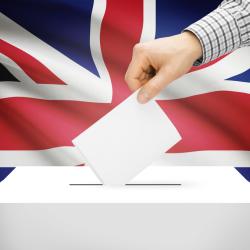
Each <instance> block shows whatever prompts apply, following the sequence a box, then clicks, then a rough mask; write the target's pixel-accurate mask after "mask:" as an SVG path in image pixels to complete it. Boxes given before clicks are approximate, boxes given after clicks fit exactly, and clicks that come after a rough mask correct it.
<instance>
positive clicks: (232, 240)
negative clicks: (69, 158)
mask: <svg viewBox="0 0 250 250" xmlns="http://www.w3.org/2000/svg"><path fill="white" fill-rule="evenodd" d="M249 203H250V183H249V182H248V181H247V180H246V179H244V177H243V176H241V175H240V174H239V173H238V172H237V170H236V169H235V168H233V167H164V166H150V167H149V168H147V169H145V170H144V171H143V172H141V173H140V174H139V175H138V176H136V177H135V178H134V179H133V180H132V181H131V182H130V183H128V184H127V185H125V186H120V187H119V186H103V185H102V184H101V183H100V182H99V180H98V179H97V177H96V176H95V175H94V174H93V172H92V171H91V169H90V168H89V167H33V168H32V167H19V168H16V169H15V170H14V171H13V172H12V173H11V174H10V175H9V176H8V177H7V178H6V179H5V180H4V181H2V182H0V249H1V250H45V249H46V250H69V249H70V250H83V249H84V250H92V249H93V250H99V249H105V250H113V249H115V250H120V249H121V250H153V249H154V250H167V249H170V250H180V249H183V250H184V249H185V250H249V249H250V243H249V236H250V205H249Z"/></svg>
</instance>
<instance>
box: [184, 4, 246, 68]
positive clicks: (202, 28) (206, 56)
mask: <svg viewBox="0 0 250 250" xmlns="http://www.w3.org/2000/svg"><path fill="white" fill-rule="evenodd" d="M244 22H246V20H245V19H244V13H242V7H241V6H239V4H237V3H236V2H226V3H224V4H223V3H222V4H221V5H220V6H219V7H218V8H217V9H216V10H214V11H213V12H211V13H210V14H208V15H207V16H205V17H204V18H202V19H200V20H199V21H197V22H195V23H194V24H192V25H190V26H188V27H187V28H185V29H184V30H183V31H190V32H192V33H193V34H194V35H195V36H196V37H197V38H198V39H199V41H200V43H201V46H202V57H201V58H200V59H198V60H197V61H196V62H195V63H194V65H195V66H198V65H200V64H204V63H208V62H210V61H212V60H214V59H216V58H218V57H220V56H222V55H224V54H227V53H229V52H232V51H233V50H235V49H237V48H239V47H241V46H243V45H244V43H245V42H246V40H247V39H248V37H244V34H245V33H246V32H245V30H244V29H245V24H244Z"/></svg>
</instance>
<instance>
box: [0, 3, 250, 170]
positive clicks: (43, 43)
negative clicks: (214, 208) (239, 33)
mask: <svg viewBox="0 0 250 250" xmlns="http://www.w3.org/2000/svg"><path fill="white" fill-rule="evenodd" d="M219 4H220V0H212V1H207V2H201V1H196V0H177V1H170V0H169V1H165V0H162V1H161V0H127V1H123V0H116V1H112V0H95V1H92V0H88V1H76V0H71V1H69V0H43V1H34V0H33V1H32V0H25V1H20V0H18V1H17V0H2V1H1V3H0V10H1V13H0V112H1V115H0V138H1V140H0V165H1V166H5V165H12V166H18V165H82V164H84V162H85V159H84V158H83V156H82V155H81V154H80V152H79V151H78V150H77V149H76V148H75V147H74V146H73V144H72V140H73V139H74V138H75V137H76V136H77V135H79V134H80V133H81V132H83V131H84V130H85V129H87V128H88V127H90V126H91V125H92V124H93V123H95V122H96V121H97V120H98V119H100V118H101V117H102V116H104V115H105V114H107V113H108V112H109V111H110V110H112V109H113V108H114V107H115V106H117V105H119V103H120V102H122V101H123V100H125V99H126V98H127V97H128V96H129V95H130V94H131V92H130V91H129V89H128V88H127V86H126V84H125V82H124V74H125V72H126V69H127V66H128V64H129V62H130V59H131V54H132V50H133V46H134V45H135V44H136V43H138V42H144V41H147V40H151V39H154V38H160V37H165V36H171V35H174V34H177V33H180V32H181V31H182V30H183V29H184V28H185V27H187V26H188V25H190V24H191V23H193V22H195V21H197V20H198V19H200V18H201V17H203V16H204V15H206V14H208V13H209V12H210V11H212V10H213V9H215V8H216V7H217V6H218V5H219ZM249 54H250V48H249V47H246V48H241V49H239V50H236V51H235V52H233V53H231V54H229V55H226V56H223V57H221V58H219V59H217V60H215V61H212V62H210V63H208V64H206V65H202V66H199V67H193V68H192V70H191V71H190V72H189V73H188V74H186V75H185V76H184V77H182V78H181V79H180V80H177V81H175V82H174V83H172V84H171V85H170V86H169V87H168V88H166V90H164V91H163V93H161V94H160V95H159V96H158V97H157V102H158V104H159V105H160V107H161V108H162V109H163V110H164V112H165V113H166V114H167V115H168V117H169V118H170V119H171V121H172V122H173V123H174V125H175V126H176V128H177V129H178V131H179V133H180V134H181V136H182V140H181V141H180V142H179V143H177V144H176V145H175V146H174V147H172V148H171V149H170V150H168V151H167V152H166V153H165V155H163V156H162V157H161V158H160V159H158V161H157V162H158V163H160V164H163V165H238V166H248V165H249V164H250V151H249V150H250V126H249V124H248V122H249V117H250V95H249V93H250V85H249V81H250V70H249V69H250V60H249Z"/></svg>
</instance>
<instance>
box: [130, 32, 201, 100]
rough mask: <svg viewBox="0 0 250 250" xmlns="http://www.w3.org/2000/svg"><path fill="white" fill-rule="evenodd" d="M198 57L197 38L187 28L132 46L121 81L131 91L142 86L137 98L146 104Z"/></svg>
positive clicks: (187, 69) (188, 68) (199, 52)
mask: <svg viewBox="0 0 250 250" xmlns="http://www.w3.org/2000/svg"><path fill="white" fill-rule="evenodd" d="M201 56H202V47H201V44H200V41H199V40H198V38H197V37H196V36H195V35H194V34H193V33H191V32H189V31H185V32H183V33H181V34H179V35H176V36H171V37H166V38H160V39H156V40H153V41H150V42H146V43H139V44H136V45H135V47H134V50H133V55H132V60H131V62H130V64H129V67H128V70H127V73H126V75H125V81H126V82H127V84H128V86H129V88H130V89H131V90H132V91H135V90H137V89H138V88H140V87H142V88H141V90H140V91H139V93H138V101H139V102H140V103H146V102H148V101H149V100H150V99H152V98H153V97H155V96H156V95H157V94H159V92H161V91H162V90H163V89H164V88H165V87H166V86H167V85H168V84H169V83H171V82H172V81H174V80H175V79H177V78H179V77H180V76H182V75H184V74H186V73H187V72H188V71H189V70H190V68H191V67H192V66H193V63H194V62H195V61H196V60H197V59H198V58H200V57H201Z"/></svg>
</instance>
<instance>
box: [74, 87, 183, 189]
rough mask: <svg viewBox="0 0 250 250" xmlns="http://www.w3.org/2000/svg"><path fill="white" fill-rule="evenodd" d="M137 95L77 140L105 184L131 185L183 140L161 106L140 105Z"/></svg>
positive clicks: (128, 99)
mask: <svg viewBox="0 0 250 250" xmlns="http://www.w3.org/2000/svg"><path fill="white" fill-rule="evenodd" d="M137 93H138V91H137V92H135V93H133V94H132V95H131V96H130V97H128V98H127V99H126V100H125V101H123V102H122V103H121V104H120V105H118V106H117V107H115V108H114V109H113V110H112V111H111V112H109V113H108V114H107V115H105V116H104V117H102V118H101V119H100V120H98V121H97V122H96V123H95V124H94V125H92V126H91V127H90V128H88V129H87V130H85V131H84V132H83V133H82V134H80V135H79V136H78V137H76V138H75V139H74V140H73V144H74V145H75V146H76V147H78V149H79V150H80V152H81V153H82V154H83V155H84V157H85V159H86V160H87V163H88V164H89V165H90V167H91V168H92V169H93V170H94V172H95V173H96V175H97V177H98V178H99V179H100V180H101V181H102V183H104V184H109V185H122V184H126V183H128V182H129V181H130V180H131V179H132V178H133V177H134V176H136V175H137V174H138V173H139V172H140V171H142V170H143V169H144V168H145V167H147V166H149V165H150V164H151V163H152V162H153V160H155V159H157V158H158V157H159V156H160V155H161V154H163V153H164V152H166V150H168V149H169V148H170V147H172V146H173V145H174V144H176V143H177V142H178V141H179V140H180V139H181V137H180V135H179V133H178V131H177V130H176V128H175V127H174V125H173V124H172V122H171V121H170V120H169V118H168V117H167V115H166V114H165V113H164V112H163V111H162V110H161V108H160V107H159V105H158V104H157V103H156V102H155V101H151V102H149V103H147V104H139V103H138V102H137V100H136V96H137Z"/></svg>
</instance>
